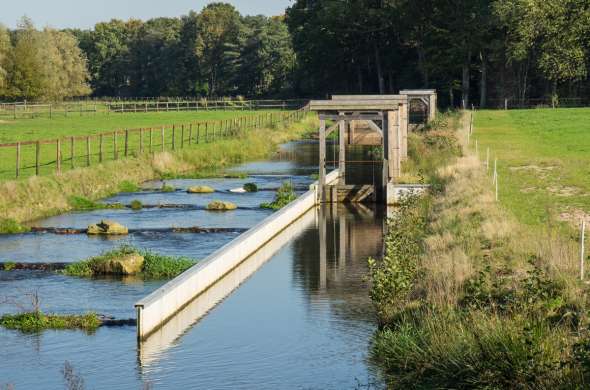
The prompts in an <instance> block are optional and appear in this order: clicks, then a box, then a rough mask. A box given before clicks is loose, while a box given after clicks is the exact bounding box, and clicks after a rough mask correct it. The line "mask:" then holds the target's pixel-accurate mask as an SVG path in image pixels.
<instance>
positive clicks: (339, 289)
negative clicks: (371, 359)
mask: <svg viewBox="0 0 590 390" xmlns="http://www.w3.org/2000/svg"><path fill="white" fill-rule="evenodd" d="M381 250H382V210H380V209H378V208H366V207H363V206H352V205H349V206H344V205H338V206H334V207H330V206H327V207H322V208H318V209H317V210H313V211H310V212H309V213H308V214H306V216H305V217H304V218H302V219H301V220H300V221H298V223H297V224H295V225H294V226H293V227H292V228H289V230H288V231H285V232H283V234H281V235H279V236H278V237H277V238H276V239H275V240H273V241H272V242H271V243H270V245H269V246H268V247H266V248H264V249H263V251H262V252H261V253H260V255H259V256H254V257H253V258H251V259H249V260H247V261H246V262H244V263H243V264H242V266H240V267H239V268H238V269H236V271H235V272H232V273H231V274H229V275H228V276H227V277H226V278H225V279H224V280H223V281H222V282H221V283H220V284H218V285H216V286H214V288H212V289H210V291H208V292H207V293H206V294H203V296H201V297H199V298H197V300H195V301H194V302H193V303H192V304H191V305H190V306H189V307H187V309H186V310H184V311H183V312H182V313H181V315H180V316H179V317H178V318H176V319H173V320H172V322H171V323H169V324H167V325H166V326H165V327H164V328H162V329H161V330H160V332H158V333H157V334H156V335H154V336H152V337H151V338H150V339H148V340H147V341H146V342H144V343H143V344H141V347H140V351H139V364H140V370H141V372H142V373H143V377H142V379H143V380H144V381H147V382H154V381H155V382H159V381H162V382H161V383H166V386H169V387H174V386H175V385H178V386H182V384H183V383H184V384H186V383H190V384H191V386H193V387H196V388H210V387H212V388H222V389H224V388H227V389H230V388H257V389H263V388H322V389H324V388H335V389H340V388H352V387H355V386H357V385H358V384H359V383H361V384H367V383H372V384H375V383H378V382H379V381H378V378H377V377H376V375H374V373H373V371H372V369H371V367H370V365H369V364H368V363H367V362H366V360H367V351H368V342H369V340H370V336H371V334H372V333H373V332H374V330H375V328H374V321H373V311H372V306H371V303H370V300H369V298H368V291H367V285H366V281H365V279H364V277H365V276H366V273H367V262H366V259H367V257H368V256H380V254H381ZM268 257H271V258H270V260H267V259H268ZM257 269H258V271H256V270H257ZM255 271H256V272H255ZM253 272H255V273H254V274H252V273H253ZM245 279H248V280H247V281H246V282H245V283H243V285H242V286H241V287H240V288H238V289H236V287H237V286H238V285H240V283H242V282H243V280H245ZM228 294H229V296H227V298H225V300H223V299H224V297H225V296H226V295H228ZM221 300H223V303H221V304H218V303H219V302H220V301H221ZM206 313H207V315H206V316H204V315H205V314H206ZM187 362H190V363H187ZM187 365H188V366H190V370H189V372H187V370H186V368H187ZM180 377H182V379H179V378H180Z"/></svg>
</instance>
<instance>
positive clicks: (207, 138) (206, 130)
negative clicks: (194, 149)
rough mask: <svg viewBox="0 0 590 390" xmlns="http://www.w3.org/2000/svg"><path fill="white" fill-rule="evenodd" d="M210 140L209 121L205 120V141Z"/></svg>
mask: <svg viewBox="0 0 590 390" xmlns="http://www.w3.org/2000/svg"><path fill="white" fill-rule="evenodd" d="M208 142H209V122H205V143H208Z"/></svg>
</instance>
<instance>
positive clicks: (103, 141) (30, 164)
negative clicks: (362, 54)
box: [0, 108, 307, 179]
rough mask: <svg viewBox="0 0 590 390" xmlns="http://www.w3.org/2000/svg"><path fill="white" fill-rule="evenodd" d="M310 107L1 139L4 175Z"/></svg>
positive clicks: (86, 160) (185, 141)
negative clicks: (47, 136)
mask: <svg viewBox="0 0 590 390" xmlns="http://www.w3.org/2000/svg"><path fill="white" fill-rule="evenodd" d="M306 114H307V110H306V108H302V109H299V110H296V111H290V112H282V111H281V112H276V113H273V112H270V113H264V114H259V115H249V116H241V117H237V118H233V119H226V120H216V121H196V122H191V123H184V124H175V125H165V126H157V127H148V128H136V129H124V130H115V131H110V132H104V133H99V134H93V135H87V136H72V137H62V138H58V139H51V140H35V141H21V142H13V143H5V144H0V158H1V161H2V164H1V165H0V179H12V178H16V179H19V178H26V177H30V176H42V175H50V174H54V173H57V174H60V173H62V172H64V171H66V170H69V169H74V168H77V167H89V166H91V165H93V164H100V163H103V162H106V161H114V160H119V159H121V158H125V157H137V156H140V155H142V154H145V153H155V152H160V151H165V150H172V151H174V150H177V149H183V148H185V147H187V146H191V145H196V144H203V143H213V142H216V141H219V140H223V139H230V138H232V137H239V136H240V135H241V134H243V132H244V131H246V130H249V129H257V128H261V127H265V126H272V125H274V124H277V123H284V124H289V123H292V122H295V121H300V120H301V119H303V117H304V116H305V115H306Z"/></svg>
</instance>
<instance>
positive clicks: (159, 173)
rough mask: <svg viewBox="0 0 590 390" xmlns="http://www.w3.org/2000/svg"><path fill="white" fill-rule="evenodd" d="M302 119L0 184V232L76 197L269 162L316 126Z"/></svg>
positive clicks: (70, 206) (67, 207) (66, 206)
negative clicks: (172, 149)
mask: <svg viewBox="0 0 590 390" xmlns="http://www.w3.org/2000/svg"><path fill="white" fill-rule="evenodd" d="M315 121H316V119H315V118H314V117H312V116H308V117H306V118H305V119H304V120H303V121H301V122H299V123H293V124H290V125H288V126H286V127H285V126H283V125H277V126H275V127H273V128H263V129H256V130H250V131H247V132H245V133H242V134H241V135H239V136H237V137H234V138H232V139H228V140H218V141H216V142H215V143H210V144H199V145H191V146H190V147H188V148H185V149H183V150H180V151H177V152H161V153H155V154H151V155H150V154H144V155H141V156H139V157H135V158H128V159H125V160H120V161H113V162H107V163H104V164H100V165H96V166H93V167H90V168H80V169H75V170H72V171H68V172H66V173H63V174H62V175H52V176H46V177H31V178H29V179H27V180H21V181H6V182H2V183H0V229H1V230H3V231H4V232H5V233H11V232H19V231H22V229H21V225H22V224H24V223H26V222H28V221H32V220H35V219H39V218H43V217H48V216H52V215H56V214H60V213H64V212H67V211H71V210H74V209H75V204H76V203H77V202H76V199H75V197H84V198H86V199H88V200H91V201H94V200H98V199H100V198H104V197H107V196H109V195H112V194H115V193H117V192H121V191H124V190H125V189H126V188H125V187H127V188H129V187H130V186H129V184H132V186H131V188H132V187H133V185H135V186H137V185H139V184H140V183H142V182H145V181H147V180H151V179H159V178H170V177H175V176H179V175H184V176H186V175H187V174H188V173H191V172H199V171H201V172H202V171H206V172H209V173H211V174H213V173H214V172H218V171H220V170H222V169H224V168H226V167H228V166H231V165H235V164H239V163H242V162H244V161H247V160H255V159H260V158H265V157H268V156H269V155H270V154H271V153H272V152H273V151H274V150H275V149H276V147H277V145H279V144H281V143H284V142H287V141H290V140H295V139H299V138H301V137H303V136H304V135H305V134H306V133H308V132H309V131H310V129H313V128H315V127H317V126H316V123H315Z"/></svg>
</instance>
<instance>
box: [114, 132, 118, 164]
mask: <svg viewBox="0 0 590 390" xmlns="http://www.w3.org/2000/svg"><path fill="white" fill-rule="evenodd" d="M117 133H118V132H117V130H115V132H114V133H113V160H118V159H119V150H118V145H117V143H118V142H117Z"/></svg>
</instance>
